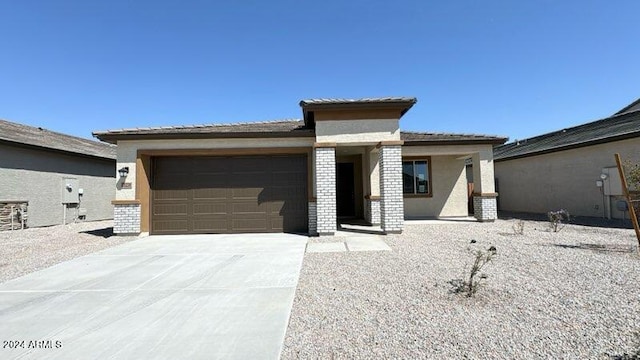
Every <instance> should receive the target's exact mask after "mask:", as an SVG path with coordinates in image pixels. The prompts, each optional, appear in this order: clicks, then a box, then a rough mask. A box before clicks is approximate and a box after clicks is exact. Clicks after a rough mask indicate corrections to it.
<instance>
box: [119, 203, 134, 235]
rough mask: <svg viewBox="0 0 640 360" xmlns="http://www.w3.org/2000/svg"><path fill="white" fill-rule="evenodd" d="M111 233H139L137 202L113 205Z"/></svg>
mask: <svg viewBox="0 0 640 360" xmlns="http://www.w3.org/2000/svg"><path fill="white" fill-rule="evenodd" d="M113 233H114V234H116V235H137V234H140V205H139V204H116V205H114V206H113Z"/></svg>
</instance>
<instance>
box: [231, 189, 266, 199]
mask: <svg viewBox="0 0 640 360" xmlns="http://www.w3.org/2000/svg"><path fill="white" fill-rule="evenodd" d="M263 192H264V188H233V189H231V197H232V198H233V199H251V200H255V199H259V198H260V195H261V194H262V193H263Z"/></svg>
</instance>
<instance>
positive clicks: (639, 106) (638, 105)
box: [613, 99, 640, 115]
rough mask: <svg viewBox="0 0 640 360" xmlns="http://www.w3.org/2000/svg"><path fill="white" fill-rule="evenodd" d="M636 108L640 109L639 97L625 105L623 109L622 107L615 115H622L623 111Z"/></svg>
mask: <svg viewBox="0 0 640 360" xmlns="http://www.w3.org/2000/svg"><path fill="white" fill-rule="evenodd" d="M635 110H640V99H638V100H636V101H634V102H632V103H631V104H629V105H627V106H625V107H623V108H622V109H620V111H618V112H617V113H615V114H613V115H620V114H622V113H626V112H630V111H635Z"/></svg>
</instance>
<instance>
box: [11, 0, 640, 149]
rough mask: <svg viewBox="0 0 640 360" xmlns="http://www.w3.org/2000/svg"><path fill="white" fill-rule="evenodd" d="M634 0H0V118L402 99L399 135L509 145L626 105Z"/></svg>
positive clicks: (635, 79)
mask: <svg viewBox="0 0 640 360" xmlns="http://www.w3.org/2000/svg"><path fill="white" fill-rule="evenodd" d="M638 14H640V2H639V1H637V0H633V1H590V0H583V1H547V0H535V1H511V0H509V1H507V0H503V1H496V0H486V1H471V0H469V1H424V0H423V1H402V0H401V1H388V0H387V1H377V0H373V1H372V0H369V1H344V0H343V1H333V0H330V1H324V0H323V1H317V0H316V1H301V0H298V1H294V0H291V1H242V2H240V1H237V2H234V1H228V2H222V1H188V0H179V1H178V0H176V1H173V0H172V1H167V0H156V1H119V0H112V1H100V2H99V1H86V0H73V1H71V0H56V1H50V0H41V1H34V0H21V1H11V0H0V16H1V17H0V34H2V36H0V54H1V55H0V118H3V119H7V120H12V121H16V122H21V123H25V124H28V125H33V126H42V127H45V128H48V129H50V130H54V131H60V132H64V133H69V134H72V135H77V136H82V137H91V132H92V131H95V130H105V129H115V128H124V127H145V126H163V125H179V124H204V123H229V122H239V121H262V120H275V119H282V118H299V117H300V116H301V111H300V108H299V107H298V102H299V100H301V99H306V98H315V97H349V98H354V97H355V98H357V97H375V96H416V97H417V98H418V104H416V106H414V108H413V109H412V110H411V111H410V112H409V113H407V115H405V117H404V118H403V119H402V120H401V126H402V128H403V129H406V130H425V131H435V132H462V133H485V134H498V135H505V136H509V137H510V138H511V139H522V138H525V137H529V136H533V135H537V134H540V133H544V132H548V131H552V130H556V129H561V128H563V127H568V126H572V125H577V124H581V123H584V122H587V121H590V120H595V119H598V118H601V117H606V116H608V115H611V114H613V113H614V112H616V111H617V110H619V109H620V108H622V107H624V106H625V105H627V104H628V103H630V102H632V101H634V100H635V99H637V98H638V97H640V86H638V84H640V66H639V64H640V47H639V46H637V44H638V39H639V38H640V37H639V35H640V27H639V26H638Z"/></svg>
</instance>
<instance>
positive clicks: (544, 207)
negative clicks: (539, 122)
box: [494, 99, 640, 219]
mask: <svg viewBox="0 0 640 360" xmlns="http://www.w3.org/2000/svg"><path fill="white" fill-rule="evenodd" d="M494 153H495V175H496V183H497V188H498V190H497V191H498V192H499V193H500V200H499V209H500V210H504V211H515V212H529V213H546V212H548V211H551V210H558V209H566V210H568V211H569V213H570V214H572V215H576V216H590V217H605V218H616V219H622V218H623V217H626V218H627V219H628V218H629V214H628V213H626V214H625V212H623V211H620V210H619V208H618V207H619V206H621V205H622V203H623V202H621V201H622V200H623V197H622V187H621V186H620V177H619V176H618V170H617V168H616V162H615V158H614V154H616V153H619V154H620V155H621V156H622V158H623V159H626V160H629V161H633V162H635V163H639V162H640V99H639V100H637V101H635V102H634V103H632V104H630V105H628V106H626V107H625V108H623V109H622V110H620V111H618V112H617V113H615V114H614V115H612V116H610V117H607V118H604V119H600V120H597V121H593V122H590V123H586V124H583V125H580V126H575V127H571V128H567V129H562V130H559V131H554V132H551V133H548V134H544V135H540V136H536V137H533V138H529V139H524V140H518V141H514V142H511V143H508V144H504V145H500V146H497V147H496V148H495V149H494Z"/></svg>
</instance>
